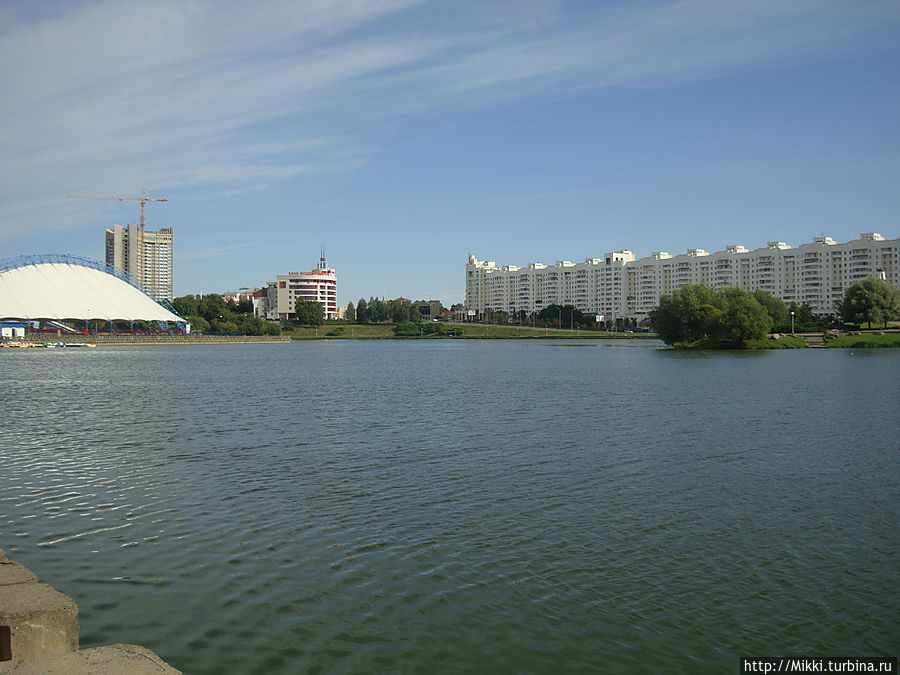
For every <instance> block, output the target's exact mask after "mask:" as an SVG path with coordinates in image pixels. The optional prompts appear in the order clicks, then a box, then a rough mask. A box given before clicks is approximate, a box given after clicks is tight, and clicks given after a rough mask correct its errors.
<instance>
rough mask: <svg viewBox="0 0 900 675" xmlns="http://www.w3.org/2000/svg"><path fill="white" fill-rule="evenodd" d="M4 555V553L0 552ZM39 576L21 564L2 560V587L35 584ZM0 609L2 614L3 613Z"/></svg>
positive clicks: (0, 574)
mask: <svg viewBox="0 0 900 675" xmlns="http://www.w3.org/2000/svg"><path fill="white" fill-rule="evenodd" d="M0 553H2V551H0ZM37 580H38V578H37V576H35V574H34V572H32V571H31V570H30V569H28V568H27V567H24V566H23V565H20V564H19V563H14V562H9V561H8V560H0V586H12V585H13V584H35V583H37ZM2 611H3V610H2V608H0V612H2Z"/></svg>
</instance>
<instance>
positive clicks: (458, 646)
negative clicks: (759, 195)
mask: <svg viewBox="0 0 900 675" xmlns="http://www.w3.org/2000/svg"><path fill="white" fill-rule="evenodd" d="M618 344H619V345H622V343H618ZM625 344H627V345H633V346H611V345H604V344H601V343H596V342H591V343H583V344H582V343H572V342H565V343H562V342H527V343H521V342H510V341H484V342H481V341H415V342H394V341H376V342H361V341H356V342H305V343H294V344H290V345H223V346H210V347H205V346H196V347H148V348H144V347H122V348H114V347H109V348H102V349H94V350H4V351H2V352H0V383H2V387H3V399H2V426H0V548H4V549H6V551H7V554H8V555H9V557H10V558H11V559H14V560H17V561H19V562H21V563H23V564H25V565H26V566H28V567H30V568H31V569H32V570H33V571H35V572H36V573H37V574H38V575H39V576H40V577H41V580H42V581H45V582H47V583H49V584H51V585H53V586H55V587H56V588H58V589H59V590H61V591H62V592H64V593H66V594H68V595H70V596H72V597H73V598H75V599H76V600H77V602H78V606H79V612H80V625H81V644H82V646H83V647H89V646H95V645H99V644H108V643H112V642H133V643H138V644H143V645H145V646H147V647H150V648H151V649H153V650H154V651H156V652H157V653H158V654H160V655H161V656H162V657H163V658H165V659H166V660H168V661H169V662H170V663H172V664H173V665H175V666H176V667H178V668H180V669H182V670H184V671H185V672H191V673H203V672H209V673H213V672H259V673H273V672H285V673H292V672H336V673H343V672H347V673H349V672H360V671H371V672H390V671H403V672H423V673H426V672H428V673H430V672H435V671H438V672H513V671H515V672H560V671H569V672H572V671H600V670H638V669H640V670H662V671H676V672H677V671H690V672H695V671H710V672H721V671H723V670H725V671H729V672H735V671H736V670H737V664H738V657H739V656H741V655H769V656H771V655H776V654H778V655H780V654H806V655H811V654H816V655H896V654H897V653H898V651H900V629H898V625H900V585H898V582H897V572H898V570H900V416H898V410H900V406H898V403H900V384H898V382H900V379H898V375H900V352H898V351H895V350H880V351H879V350H871V351H867V350H856V351H854V352H851V351H848V350H803V351H796V352H791V351H787V352H766V353H727V352H717V353H702V354H701V353H676V352H670V351H662V350H657V349H654V348H652V347H651V346H649V345H648V343H643V342H638V341H635V342H629V343H625Z"/></svg>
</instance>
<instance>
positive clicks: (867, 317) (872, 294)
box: [841, 277, 900, 328]
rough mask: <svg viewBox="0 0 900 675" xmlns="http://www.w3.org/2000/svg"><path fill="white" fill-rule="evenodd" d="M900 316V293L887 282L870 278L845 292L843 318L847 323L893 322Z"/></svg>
mask: <svg viewBox="0 0 900 675" xmlns="http://www.w3.org/2000/svg"><path fill="white" fill-rule="evenodd" d="M898 314H900V292H898V291H897V290H896V289H894V288H893V287H891V285H890V284H888V283H887V282H886V281H882V280H881V279H876V278H875V277H868V278H866V279H863V280H862V281H857V282H856V283H855V284H853V285H852V286H850V288H848V289H847V290H846V291H844V301H843V302H842V303H841V317H842V318H843V320H844V321H845V322H847V323H855V324H861V323H864V322H865V323H867V324H868V326H869V328H871V327H872V322H873V321H874V322H875V323H884V327H885V328H887V324H888V321H892V320H893V319H896V318H897V315H898Z"/></svg>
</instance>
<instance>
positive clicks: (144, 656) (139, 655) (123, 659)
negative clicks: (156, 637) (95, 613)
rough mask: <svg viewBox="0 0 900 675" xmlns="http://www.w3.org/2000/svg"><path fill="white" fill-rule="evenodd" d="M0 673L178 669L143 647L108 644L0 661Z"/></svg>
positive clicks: (131, 673) (158, 673) (74, 674)
mask: <svg viewBox="0 0 900 675" xmlns="http://www.w3.org/2000/svg"><path fill="white" fill-rule="evenodd" d="M0 673H2V674H3V675H6V674H7V673H16V674H17V675H39V674H40V675H44V674H47V675H63V674H65V675H81V674H82V673H83V674H85V675H87V674H88V673H92V674H96V675H176V674H178V673H181V671H180V670H176V669H175V668H173V667H172V666H170V665H169V664H168V663H166V662H165V661H163V660H162V659H161V658H159V657H158V656H157V655H156V654H154V653H153V652H151V651H150V650H149V649H147V648H145V647H138V646H137V645H109V646H108V647H95V648H93V649H82V650H81V651H79V652H72V653H70V654H54V655H52V656H42V657H39V658H36V659H25V660H23V661H18V660H16V661H4V662H0Z"/></svg>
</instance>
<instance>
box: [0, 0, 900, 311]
mask: <svg viewBox="0 0 900 675" xmlns="http://www.w3.org/2000/svg"><path fill="white" fill-rule="evenodd" d="M898 36H900V3H898V2H895V1H884V2H879V1H871V2H870V1H865V0H859V1H851V0H845V1H836V0H755V1H754V2H722V1H721V0H680V1H662V0H657V1H641V0H637V1H629V2H613V1H609V2H604V1H601V0H590V1H572V2H562V1H552V0H543V1H537V0H515V1H508V2H506V1H494V2H491V1H484V2H470V1H468V0H458V1H455V2H443V1H434V2H423V1H419V0H324V1H321V2H319V1H316V0H305V1H303V2H297V1H296V0H259V1H257V2H254V3H244V2H212V1H204V0H194V1H192V2H185V1H184V0H177V1H175V0H172V1H168V0H159V1H157V2H153V3H140V4H139V3H123V2H118V1H109V2H105V1H97V2H95V1H82V2H78V1H67V2H58V3H54V2H42V3H17V2H11V1H8V2H0V91H2V92H3V95H2V96H0V120H2V125H0V257H11V256H15V255H20V254H31V253H72V254H75V255H82V256H85V257H89V258H94V259H102V256H103V230H104V228H105V227H108V226H109V225H111V224H112V223H115V222H118V223H123V224H124V223H128V222H136V220H137V218H138V206H137V203H136V202H129V201H126V202H117V201H104V200H80V199H67V198H66V195H69V194H93V195H138V194H140V189H141V187H142V186H146V187H147V189H148V191H149V192H150V194H152V195H154V196H159V197H167V198H168V199H169V201H168V202H166V203H154V204H150V205H149V206H148V207H147V222H148V227H149V228H150V229H157V228H159V227H174V228H175V258H176V267H175V292H176V295H183V294H186V293H201V292H202V293H206V292H224V291H227V290H233V289H236V288H239V287H242V286H261V285H264V284H265V282H266V281H267V280H271V279H274V276H275V275H276V274H283V273H286V272H290V271H301V270H305V269H308V268H311V267H313V266H314V265H315V264H316V262H317V259H318V256H319V249H320V247H321V246H322V245H324V246H325V248H326V252H327V256H328V262H329V264H330V265H332V266H334V267H335V268H336V269H337V272H338V293H339V298H338V299H339V301H340V302H341V304H346V302H347V301H348V300H353V301H354V302H355V301H356V300H357V299H358V298H359V297H366V298H368V297H369V296H370V295H376V296H382V295H383V296H385V297H388V298H391V297H397V296H400V295H402V296H405V297H409V298H437V299H441V300H443V301H444V303H445V304H447V305H449V304H450V303H452V302H456V301H459V300H461V299H462V295H463V288H464V275H463V271H464V270H463V268H464V265H465V261H466V256H467V254H468V253H469V252H471V253H473V254H475V255H476V256H478V257H479V258H481V259H489V260H496V261H497V262H498V263H499V264H518V265H523V264H527V263H528V262H531V261H542V262H546V263H553V262H554V261H556V260H562V259H565V260H572V261H580V260H583V259H584V258H587V257H593V256H600V255H602V254H603V253H604V252H606V251H612V250H616V249H622V248H628V249H631V250H633V251H634V252H635V254H636V255H637V256H638V257H641V256H644V255H648V254H649V253H650V252H651V251H657V250H667V251H670V252H672V253H673V254H677V253H680V252H683V251H684V250H685V249H687V248H695V247H699V248H705V249H707V250H710V251H715V250H721V249H722V248H724V247H725V246H726V245H729V244H743V245H745V246H747V247H749V248H757V247H760V246H764V245H765V243H766V242H767V241H770V240H774V239H778V240H781V241H787V242H788V243H790V244H792V245H799V244H801V243H804V242H807V241H810V240H811V239H812V237H814V236H818V235H822V234H826V235H830V236H832V237H834V238H835V239H837V240H839V241H847V240H850V239H854V238H856V237H857V236H858V235H859V233H860V232H864V231H865V232H868V231H876V232H881V233H882V234H884V235H885V236H888V237H891V238H893V237H896V236H898V214H900V130H898V127H900V125H898V120H900V39H898Z"/></svg>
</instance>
